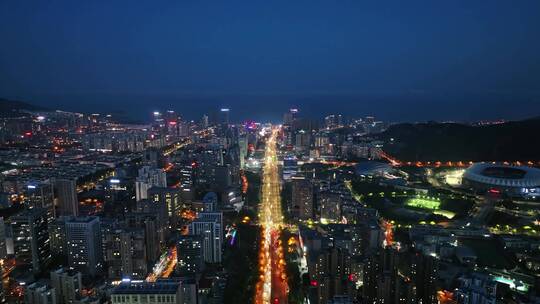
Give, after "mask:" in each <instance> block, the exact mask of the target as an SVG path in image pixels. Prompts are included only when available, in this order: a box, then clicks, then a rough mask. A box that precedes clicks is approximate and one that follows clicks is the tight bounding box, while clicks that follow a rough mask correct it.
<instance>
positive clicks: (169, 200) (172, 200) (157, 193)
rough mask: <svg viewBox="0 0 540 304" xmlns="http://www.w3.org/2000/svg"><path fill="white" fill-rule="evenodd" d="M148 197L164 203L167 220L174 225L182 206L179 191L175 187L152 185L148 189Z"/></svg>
mask: <svg viewBox="0 0 540 304" xmlns="http://www.w3.org/2000/svg"><path fill="white" fill-rule="evenodd" d="M148 199H149V200H150V201H153V202H155V203H161V204H164V205H165V206H166V208H167V216H168V218H169V221H170V222H171V223H173V224H174V225H176V223H177V221H178V219H179V216H178V212H180V210H181V208H182V202H181V191H180V189H177V188H164V187H152V188H150V189H149V190H148Z"/></svg>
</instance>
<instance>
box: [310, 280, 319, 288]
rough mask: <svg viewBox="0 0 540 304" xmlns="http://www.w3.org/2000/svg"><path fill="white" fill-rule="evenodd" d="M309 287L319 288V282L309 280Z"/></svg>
mask: <svg viewBox="0 0 540 304" xmlns="http://www.w3.org/2000/svg"><path fill="white" fill-rule="evenodd" d="M309 285H311V286H313V287H317V286H319V282H317V281H315V280H311V282H309Z"/></svg>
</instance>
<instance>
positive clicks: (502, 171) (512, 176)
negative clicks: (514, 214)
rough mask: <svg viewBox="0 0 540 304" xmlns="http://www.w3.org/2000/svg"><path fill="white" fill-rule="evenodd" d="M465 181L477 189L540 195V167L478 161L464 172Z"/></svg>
mask: <svg viewBox="0 0 540 304" xmlns="http://www.w3.org/2000/svg"><path fill="white" fill-rule="evenodd" d="M463 181H464V182H465V183H466V184H469V185H471V186H473V187H474V188H477V189H483V190H489V189H498V190H501V191H504V192H507V193H508V194H511V195H512V194H513V195H524V196H529V195H534V196H537V195H540V193H539V192H540V169H537V168H532V167H525V166H506V165H500V164H487V163H478V164H474V165H472V166H471V167H469V168H468V169H467V170H466V171H465V173H464V174H463Z"/></svg>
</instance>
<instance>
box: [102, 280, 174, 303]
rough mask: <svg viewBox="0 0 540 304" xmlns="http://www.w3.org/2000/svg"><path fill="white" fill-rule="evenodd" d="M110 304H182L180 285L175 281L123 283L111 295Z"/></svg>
mask: <svg viewBox="0 0 540 304" xmlns="http://www.w3.org/2000/svg"><path fill="white" fill-rule="evenodd" d="M111 303H112V304H140V303H155V304H184V301H183V292H182V284H181V283H180V282H175V281H157V282H144V281H143V282H124V283H122V284H120V285H118V287H116V288H115V289H114V291H113V292H112V294H111Z"/></svg>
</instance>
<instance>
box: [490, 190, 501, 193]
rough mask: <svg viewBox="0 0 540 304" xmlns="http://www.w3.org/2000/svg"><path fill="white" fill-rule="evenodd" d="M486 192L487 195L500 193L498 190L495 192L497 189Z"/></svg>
mask: <svg viewBox="0 0 540 304" xmlns="http://www.w3.org/2000/svg"><path fill="white" fill-rule="evenodd" d="M488 192H489V193H494V194H499V193H501V191H500V190H497V189H489V191H488Z"/></svg>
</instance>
